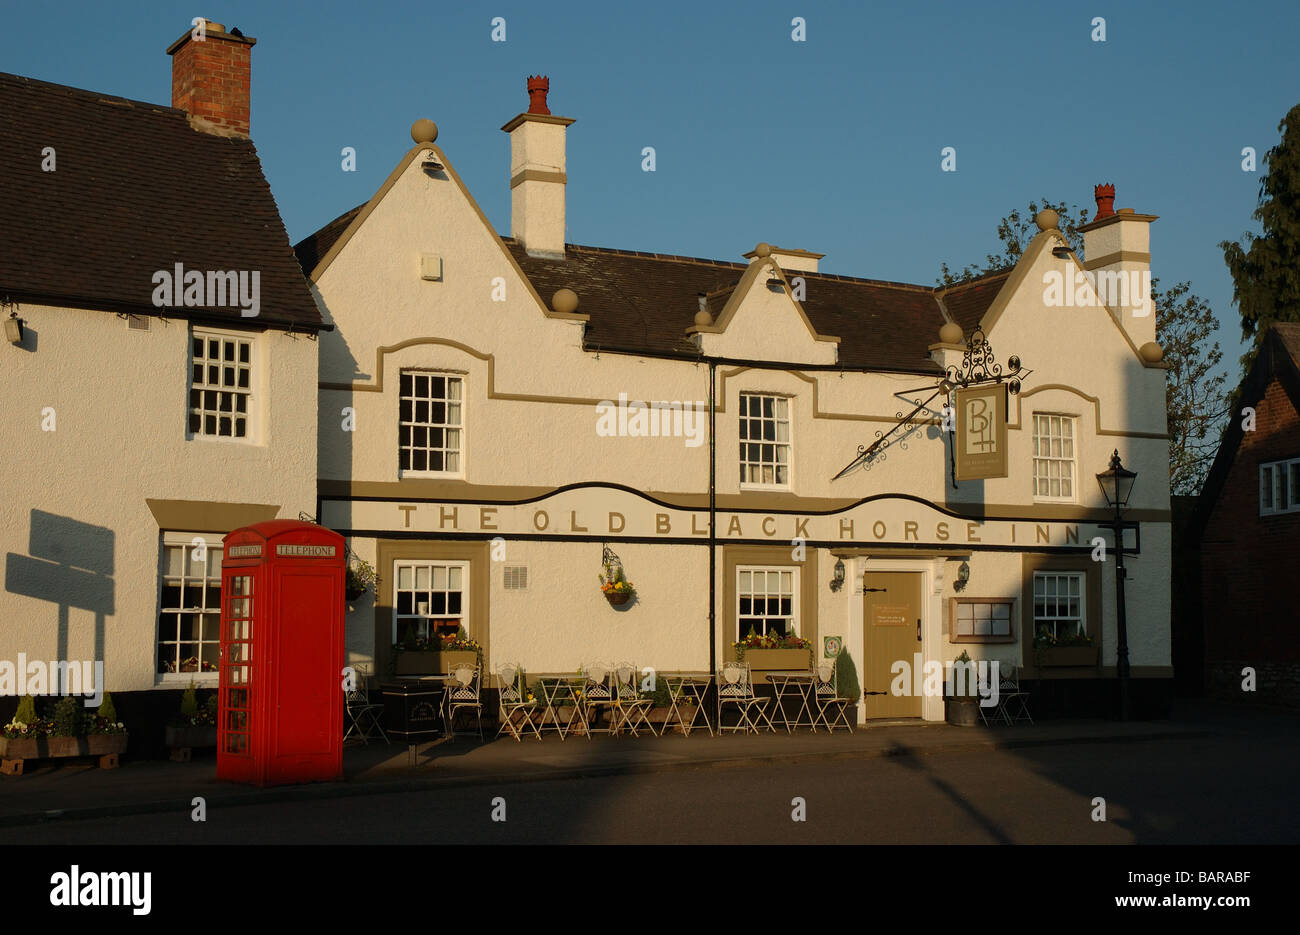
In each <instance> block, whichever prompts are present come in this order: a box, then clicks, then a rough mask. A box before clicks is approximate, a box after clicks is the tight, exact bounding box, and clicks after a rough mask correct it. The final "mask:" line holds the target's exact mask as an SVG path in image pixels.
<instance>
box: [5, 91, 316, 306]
mask: <svg viewBox="0 0 1300 935" xmlns="http://www.w3.org/2000/svg"><path fill="white" fill-rule="evenodd" d="M0 140H3V144H2V145H0V219H2V220H0V296H3V295H8V296H10V297H11V298H14V299H26V300H28V301H39V302H48V303H50V304H57V305H65V306H69V307H78V308H96V309H106V310H114V311H121V310H128V311H136V312H141V313H148V312H150V311H151V310H153V304H152V297H153V292H154V288H155V285H154V282H153V276H154V273H155V272H156V271H158V270H168V271H172V270H173V269H174V267H175V264H177V263H180V264H182V266H183V267H184V269H185V270H199V271H203V272H206V271H209V270H214V271H215V270H223V271H226V270H236V271H240V270H243V271H248V272H249V273H251V272H253V271H254V270H256V271H258V272H259V274H260V308H259V315H258V318H256V319H254V318H243V317H241V315H240V309H239V307H238V306H237V305H235V306H234V307H230V306H227V307H219V306H218V307H210V308H202V309H199V308H195V307H191V308H181V309H177V310H176V311H175V313H174V314H177V315H187V314H188V315H198V314H201V315H202V316H204V317H209V318H214V319H218V320H220V319H227V318H228V319H229V320H230V321H231V322H232V323H234V322H239V323H242V324H249V323H252V322H255V321H260V322H263V323H267V324H281V325H301V326H303V327H307V328H319V327H321V318H320V313H319V311H318V310H317V308H316V304H315V302H314V301H313V300H312V296H311V292H310V290H309V288H308V285H307V282H306V281H305V279H304V278H303V275H302V273H301V271H300V270H299V268H298V263H297V261H296V259H295V257H294V254H293V251H292V249H291V248H290V246H289V237H288V235H287V234H286V233H285V229H284V223H283V222H282V220H281V219H280V212H279V209H278V208H277V207H276V204H275V199H274V197H273V196H272V195H271V189H270V187H269V186H268V185H267V183H266V179H265V177H264V176H263V174H262V166H261V163H260V161H259V160H258V157H257V151H256V150H255V149H254V148H253V144H252V143H251V142H250V141H249V140H247V139H235V138H230V137H223V136H216V135H213V134H210V133H204V132H200V131H198V130H195V129H193V128H192V127H191V126H190V125H189V121H188V118H187V116H186V114H185V112H184V111H182V110H178V109H176V108H172V107H163V106H161V105H157V104H149V103H145V102H142V101H132V100H127V99H125V98H119V97H111V96H109V95H104V94H97V93H95V92H93V91H82V90H79V89H77V88H69V87H65V86H63V85H57V84H49V83H46V82H43V81H35V80H33V79H31V78H23V77H21V76H18V75H10V74H5V73H0ZM45 147H53V149H54V154H55V160H56V163H55V171H53V172H45V171H42V168H41V163H42V153H43V150H44V149H45ZM163 311H164V312H166V311H167V310H163Z"/></svg>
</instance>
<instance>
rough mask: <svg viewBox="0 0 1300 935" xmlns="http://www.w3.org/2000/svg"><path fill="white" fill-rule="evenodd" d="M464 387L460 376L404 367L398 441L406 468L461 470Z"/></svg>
mask: <svg viewBox="0 0 1300 935" xmlns="http://www.w3.org/2000/svg"><path fill="white" fill-rule="evenodd" d="M463 389H464V387H463V381H462V380H461V378H460V377H457V376H451V375H448V374H445V373H431V372H428V371H421V370H403V371H402V376H401V402H400V404H399V410H398V429H397V445H398V454H399V457H398V467H399V468H400V469H401V470H402V471H403V472H410V473H446V474H459V473H460V472H461V469H462V468H461V464H462V460H461V452H462V439H461V431H462V427H463V424H464V423H463V412H462V408H461V406H462V404H461V399H462V393H463Z"/></svg>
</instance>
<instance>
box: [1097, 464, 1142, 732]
mask: <svg viewBox="0 0 1300 935" xmlns="http://www.w3.org/2000/svg"><path fill="white" fill-rule="evenodd" d="M1135 480H1137V474H1136V472H1134V471H1127V470H1125V469H1124V465H1122V464H1120V460H1119V449H1118V448H1117V449H1115V451H1114V453H1113V454H1112V455H1111V456H1110V468H1109V470H1106V471H1102V472H1101V473H1100V474H1098V475H1097V483H1098V484H1100V485H1101V492H1102V494H1104V495H1105V497H1106V505H1107V506H1111V507H1114V509H1115V621H1116V623H1117V624H1118V628H1119V646H1118V647H1117V650H1116V658H1115V674H1116V676H1117V677H1118V678H1119V716H1120V720H1122V721H1127V720H1128V715H1129V707H1128V676H1129V665H1128V619H1127V617H1126V616H1125V613H1124V577H1125V572H1124V527H1123V526H1122V525H1121V515H1122V514H1123V511H1124V508H1125V507H1126V506H1128V498H1129V494H1130V493H1132V492H1133V482H1134V481H1135Z"/></svg>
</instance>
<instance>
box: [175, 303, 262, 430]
mask: <svg viewBox="0 0 1300 935" xmlns="http://www.w3.org/2000/svg"><path fill="white" fill-rule="evenodd" d="M190 358H191V359H190V401H189V402H190V405H189V414H190V418H189V430H190V434H191V435H197V436H203V437H207V438H249V437H250V436H251V434H252V433H251V423H250V415H249V414H250V413H251V411H252V405H251V403H252V395H253V339H252V338H248V337H240V336H236V335H229V334H221V333H219V332H215V331H201V330H199V329H197V328H196V329H195V330H194V334H193V337H192V339H191V341H190Z"/></svg>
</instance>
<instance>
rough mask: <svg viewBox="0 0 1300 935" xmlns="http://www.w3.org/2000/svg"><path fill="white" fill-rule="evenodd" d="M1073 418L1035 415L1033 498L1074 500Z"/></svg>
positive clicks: (1046, 414) (1045, 414)
mask: <svg viewBox="0 0 1300 935" xmlns="http://www.w3.org/2000/svg"><path fill="white" fill-rule="evenodd" d="M1074 423H1075V419H1074V416H1063V415H1056V414H1051V413H1038V412H1036V413H1034V498H1035V499H1038V500H1068V501H1071V502H1073V501H1074V499H1075V491H1074V477H1075V460H1074V429H1075V424H1074Z"/></svg>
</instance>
